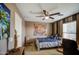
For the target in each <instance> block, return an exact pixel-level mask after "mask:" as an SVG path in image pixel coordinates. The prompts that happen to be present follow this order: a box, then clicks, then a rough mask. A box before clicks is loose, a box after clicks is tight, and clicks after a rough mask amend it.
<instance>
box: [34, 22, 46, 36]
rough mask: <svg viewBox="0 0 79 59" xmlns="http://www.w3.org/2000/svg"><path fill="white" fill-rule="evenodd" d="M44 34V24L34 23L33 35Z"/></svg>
mask: <svg viewBox="0 0 79 59" xmlns="http://www.w3.org/2000/svg"><path fill="white" fill-rule="evenodd" d="M45 35H46V25H44V24H34V36H45Z"/></svg>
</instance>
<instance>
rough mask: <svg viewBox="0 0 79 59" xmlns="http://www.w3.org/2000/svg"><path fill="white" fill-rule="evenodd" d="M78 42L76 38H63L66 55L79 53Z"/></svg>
mask: <svg viewBox="0 0 79 59" xmlns="http://www.w3.org/2000/svg"><path fill="white" fill-rule="evenodd" d="M77 48H78V46H77V42H76V41H74V40H69V39H63V54H64V55H79V51H78V49H77Z"/></svg>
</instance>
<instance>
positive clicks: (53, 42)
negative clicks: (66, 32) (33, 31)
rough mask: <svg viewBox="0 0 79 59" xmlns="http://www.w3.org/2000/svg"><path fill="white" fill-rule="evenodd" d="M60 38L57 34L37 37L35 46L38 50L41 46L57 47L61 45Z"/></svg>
mask: <svg viewBox="0 0 79 59" xmlns="http://www.w3.org/2000/svg"><path fill="white" fill-rule="evenodd" d="M61 43H62V41H61V38H59V37H57V36H49V37H44V38H37V39H36V46H37V49H38V51H39V50H40V49H42V48H51V47H58V46H61Z"/></svg>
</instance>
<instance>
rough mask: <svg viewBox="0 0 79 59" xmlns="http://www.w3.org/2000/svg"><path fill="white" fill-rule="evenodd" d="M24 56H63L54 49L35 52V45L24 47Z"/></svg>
mask: <svg viewBox="0 0 79 59" xmlns="http://www.w3.org/2000/svg"><path fill="white" fill-rule="evenodd" d="M25 55H63V54H62V53H60V52H58V51H57V50H56V48H52V49H45V50H40V51H37V50H36V47H35V45H34V44H31V45H28V46H26V48H25Z"/></svg>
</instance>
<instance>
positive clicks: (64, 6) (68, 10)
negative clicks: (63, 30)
mask: <svg viewBox="0 0 79 59" xmlns="http://www.w3.org/2000/svg"><path fill="white" fill-rule="evenodd" d="M16 6H17V8H18V9H19V11H20V13H21V15H22V17H23V18H24V20H26V21H34V22H46V23H51V22H54V21H57V20H60V19H62V18H64V17H67V16H70V15H72V14H74V13H77V12H79V4H78V3H40V4H39V3H17V4H16ZM40 6H41V8H40ZM41 9H42V10H43V9H44V10H47V11H48V12H49V13H56V12H60V13H62V14H63V16H57V15H56V16H53V17H54V18H55V19H47V20H42V18H41V17H36V16H39V15H40V14H33V13H31V11H32V12H41V11H42V10H41Z"/></svg>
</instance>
